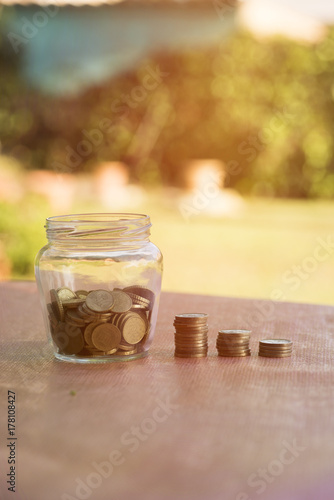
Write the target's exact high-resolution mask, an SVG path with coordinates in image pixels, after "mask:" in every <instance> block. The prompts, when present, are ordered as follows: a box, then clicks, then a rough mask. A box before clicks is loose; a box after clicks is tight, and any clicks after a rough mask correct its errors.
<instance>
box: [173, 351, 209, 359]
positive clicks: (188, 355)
mask: <svg viewBox="0 0 334 500" xmlns="http://www.w3.org/2000/svg"><path fill="white" fill-rule="evenodd" d="M174 356H175V357H176V358H205V357H206V356H207V353H206V352H205V353H202V354H183V353H178V352H175V353H174Z"/></svg>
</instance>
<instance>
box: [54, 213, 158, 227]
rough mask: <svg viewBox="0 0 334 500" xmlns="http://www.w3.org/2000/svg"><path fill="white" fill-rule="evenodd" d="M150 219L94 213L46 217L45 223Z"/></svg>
mask: <svg viewBox="0 0 334 500" xmlns="http://www.w3.org/2000/svg"><path fill="white" fill-rule="evenodd" d="M149 219H150V217H149V216H148V215H145V214H136V213H126V212H119V213H111V212H110V213H108V212H105V213H104V212H96V213H81V214H69V215H54V216H52V217H47V218H46V222H51V223H52V222H55V223H57V224H58V223H59V224H61V223H66V224H67V223H69V222H75V223H76V224H86V223H87V222H88V223H94V222H96V223H97V224H101V223H103V224H115V223H116V224H117V223H121V224H124V222H127V221H129V222H143V221H144V220H146V221H149Z"/></svg>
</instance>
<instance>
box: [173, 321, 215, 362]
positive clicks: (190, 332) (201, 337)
mask: <svg viewBox="0 0 334 500" xmlns="http://www.w3.org/2000/svg"><path fill="white" fill-rule="evenodd" d="M207 320H208V315H207V314H205V313H188V314H177V315H176V316H175V319H174V326H175V356H176V357H177V358H204V357H205V356H206V355H207V352H208V330H209V328H208V323H207Z"/></svg>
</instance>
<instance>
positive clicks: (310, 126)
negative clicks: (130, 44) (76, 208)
mask: <svg viewBox="0 0 334 500" xmlns="http://www.w3.org/2000/svg"><path fill="white" fill-rule="evenodd" d="M0 47H1V54H0V57H1V60H0V68H1V69H0V71H1V74H2V75H5V78H2V79H1V89H0V91H1V103H0V136H1V138H2V150H3V153H4V154H7V155H12V156H14V157H16V158H17V159H18V160H19V161H20V162H21V163H22V164H23V165H24V166H25V167H26V168H48V169H52V168H53V169H56V170H57V169H58V170H60V171H68V172H77V171H81V170H90V169H92V168H94V165H96V162H98V161H104V160H120V161H124V162H126V163H128V164H129V165H130V167H131V175H132V179H133V180H139V181H141V182H143V183H152V184H154V183H161V182H163V183H166V184H172V185H173V184H174V185H177V184H179V183H180V182H181V180H180V179H181V176H180V171H181V168H182V163H183V161H186V160H188V159H191V158H219V159H221V160H222V161H224V162H225V164H226V168H227V172H228V176H227V184H228V185H229V186H232V187H234V188H236V189H238V190H239V191H240V192H242V193H246V194H259V195H269V196H279V197H302V198H319V197H322V198H332V197H333V196H334V147H333V140H334V139H333V137H334V64H333V63H334V29H329V31H328V34H327V36H326V38H325V39H324V40H322V41H321V42H319V43H318V44H313V45H307V44H305V45H303V44H301V43H297V42H294V41H290V40H286V39H283V38H275V39H271V40H266V41H263V40H262V41H261V40H258V39H256V38H255V37H253V36H252V35H250V34H248V33H240V32H239V33H236V34H235V35H233V37H231V38H230V39H229V40H227V41H226V40H225V41H224V42H223V43H222V44H221V46H220V47H215V48H212V49H210V50H208V49H206V50H202V51H200V50H196V51H189V52H186V53H164V54H157V55H156V56H155V57H154V58H152V59H150V60H146V61H142V62H141V64H140V67H138V68H136V70H134V71H133V72H132V73H129V74H124V75H121V76H119V77H117V78H115V79H113V80H112V81H109V82H108V83H106V84H105V85H103V86H100V87H95V88H93V89H91V90H90V91H89V92H86V93H85V94H84V95H81V96H78V97H77V98H76V99H60V98H55V97H51V96H46V95H41V94H38V93H36V92H34V91H32V90H31V89H29V88H27V87H26V86H25V85H24V82H23V81H22V79H20V76H19V72H18V67H17V66H18V62H19V61H18V60H16V63H15V64H14V63H13V57H11V58H10V57H8V53H7V52H6V43H5V41H4V40H2V42H1V43H0ZM7 50H11V49H10V47H9V48H8V47H7ZM157 66H159V68H160V69H161V71H162V72H164V73H165V74H166V75H165V76H163V77H161V79H160V80H159V79H157V80H156V81H157V82H158V83H157V85H156V86H155V87H154V85H152V80H150V82H151V86H152V87H154V88H153V89H150V90H147V89H145V87H144V86H143V84H144V82H145V77H146V76H147V74H148V72H149V71H150V70H149V69H148V68H151V70H152V69H155V68H156V67H157ZM104 119H109V120H110V123H109V125H108V128H107V129H106V130H103V141H102V143H101V144H100V143H99V144H98V145H93V146H92V147H91V152H89V153H88V154H85V153H80V154H79V156H78V150H79V152H80V151H82V150H81V149H80V144H82V141H83V140H87V137H85V135H84V133H83V130H85V131H86V132H88V134H91V133H92V131H96V130H98V129H100V124H101V123H102V120H104ZM92 137H93V135H92ZM69 148H71V149H69ZM69 151H75V152H76V153H77V154H76V155H75V159H74V160H73V155H72V156H69ZM71 158H72V160H71Z"/></svg>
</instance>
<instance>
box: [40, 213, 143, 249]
mask: <svg viewBox="0 0 334 500" xmlns="http://www.w3.org/2000/svg"><path fill="white" fill-rule="evenodd" d="M151 225H152V224H151V221H150V217H149V216H148V215H144V214H133V213H83V214H70V215H56V216H53V217H48V218H47V219H46V225H45V228H46V235H47V238H48V240H49V241H50V240H58V241H59V240H64V241H65V240H66V242H70V241H78V240H88V241H95V242H99V243H102V242H106V241H108V242H110V241H114V242H115V241H118V240H121V241H124V240H127V241H145V240H146V241H148V238H149V236H150V227H151Z"/></svg>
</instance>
